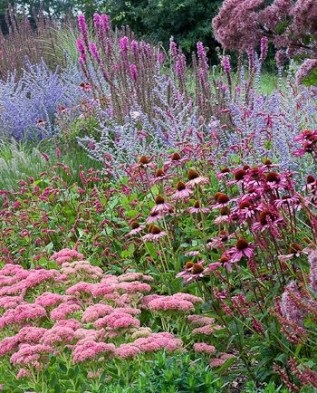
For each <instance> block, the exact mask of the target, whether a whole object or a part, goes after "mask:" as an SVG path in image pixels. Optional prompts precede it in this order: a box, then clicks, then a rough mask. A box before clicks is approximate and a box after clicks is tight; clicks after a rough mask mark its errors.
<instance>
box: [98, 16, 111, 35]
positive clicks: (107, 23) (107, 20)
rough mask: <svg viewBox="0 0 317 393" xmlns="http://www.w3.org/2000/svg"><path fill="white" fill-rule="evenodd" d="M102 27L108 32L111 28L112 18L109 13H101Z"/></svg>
mask: <svg viewBox="0 0 317 393" xmlns="http://www.w3.org/2000/svg"><path fill="white" fill-rule="evenodd" d="M100 18H101V27H102V30H103V31H104V32H108V31H109V30H110V18H109V16H108V15H106V14H103V15H101V17H100Z"/></svg>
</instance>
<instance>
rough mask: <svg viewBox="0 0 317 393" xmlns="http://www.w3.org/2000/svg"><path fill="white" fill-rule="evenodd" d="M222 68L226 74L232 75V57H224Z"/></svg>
mask: <svg viewBox="0 0 317 393" xmlns="http://www.w3.org/2000/svg"><path fill="white" fill-rule="evenodd" d="M222 67H223V69H224V71H225V73H226V74H230V72H231V65H230V57H229V56H223V58H222Z"/></svg>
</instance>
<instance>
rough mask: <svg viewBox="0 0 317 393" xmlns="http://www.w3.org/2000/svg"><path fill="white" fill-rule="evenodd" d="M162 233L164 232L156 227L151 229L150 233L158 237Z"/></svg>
mask: <svg viewBox="0 0 317 393" xmlns="http://www.w3.org/2000/svg"><path fill="white" fill-rule="evenodd" d="M161 232H162V231H161V230H160V228H159V227H157V226H156V225H152V227H151V229H150V233H152V235H158V234H159V233H161Z"/></svg>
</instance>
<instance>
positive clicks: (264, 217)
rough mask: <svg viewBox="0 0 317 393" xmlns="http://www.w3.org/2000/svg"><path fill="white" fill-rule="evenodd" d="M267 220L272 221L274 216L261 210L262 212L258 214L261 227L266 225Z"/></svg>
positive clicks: (267, 211)
mask: <svg viewBox="0 0 317 393" xmlns="http://www.w3.org/2000/svg"><path fill="white" fill-rule="evenodd" d="M268 219H269V220H270V221H274V219H275V215H274V214H273V213H272V212H270V211H269V210H263V212H261V213H260V219H259V220H260V223H261V225H266V224H267V223H268V221H267V220H268Z"/></svg>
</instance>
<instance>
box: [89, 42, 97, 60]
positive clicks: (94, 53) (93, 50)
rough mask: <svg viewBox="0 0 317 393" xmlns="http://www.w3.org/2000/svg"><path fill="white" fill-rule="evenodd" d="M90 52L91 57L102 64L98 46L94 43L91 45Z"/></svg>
mask: <svg viewBox="0 0 317 393" xmlns="http://www.w3.org/2000/svg"><path fill="white" fill-rule="evenodd" d="M89 51H90V53H91V55H92V56H93V57H94V58H95V59H96V61H97V62H98V63H99V62H100V56H99V53H98V49H97V46H96V44H94V43H93V42H90V43H89Z"/></svg>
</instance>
